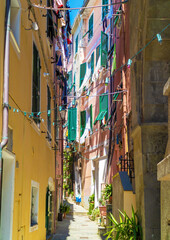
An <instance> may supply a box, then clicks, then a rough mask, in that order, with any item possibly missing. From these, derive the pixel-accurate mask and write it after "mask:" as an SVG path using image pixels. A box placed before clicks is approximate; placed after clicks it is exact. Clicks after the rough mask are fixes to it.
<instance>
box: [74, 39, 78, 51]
mask: <svg viewBox="0 0 170 240" xmlns="http://www.w3.org/2000/svg"><path fill="white" fill-rule="evenodd" d="M77 52H78V35H77V37H76V42H75V53H77Z"/></svg>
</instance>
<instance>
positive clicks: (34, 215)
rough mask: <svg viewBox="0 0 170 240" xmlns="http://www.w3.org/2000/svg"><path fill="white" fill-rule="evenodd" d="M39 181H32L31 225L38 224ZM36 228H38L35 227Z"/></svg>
mask: <svg viewBox="0 0 170 240" xmlns="http://www.w3.org/2000/svg"><path fill="white" fill-rule="evenodd" d="M38 203H39V183H37V182H34V181H31V219H30V227H31V228H33V227H35V226H37V225H38ZM33 229H34V230H36V229H37V228H33Z"/></svg>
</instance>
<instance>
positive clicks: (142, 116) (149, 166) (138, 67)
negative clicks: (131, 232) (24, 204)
mask: <svg viewBox="0 0 170 240" xmlns="http://www.w3.org/2000/svg"><path fill="white" fill-rule="evenodd" d="M169 9H170V2H169V1H168V0H164V1H161V0H154V1H151V0H138V1H135V0H132V1H131V2H130V36H131V43H130V52H131V54H130V56H131V57H132V56H133V55H134V54H135V53H136V52H138V51H139V49H141V48H142V47H144V46H145V45H146V44H147V43H148V42H149V41H150V40H151V39H152V38H153V36H155V35H156V34H157V33H159V32H160V31H161V30H162V29H163V28H164V27H165V26H166V25H167V24H168V23H169V21H168V20H167V18H168V14H169ZM161 36H162V39H163V41H162V45H160V44H159V43H158V41H157V39H155V40H154V41H153V42H152V43H151V44H150V45H149V46H148V47H147V48H146V49H145V50H144V51H142V53H140V54H139V55H138V56H136V57H135V58H134V59H133V63H132V67H131V84H132V89H133V90H132V99H133V100H132V128H133V133H132V135H133V140H134V161H135V184H136V201H137V209H138V211H139V214H140V218H141V222H142V227H143V233H144V240H147V239H148V240H150V239H155V240H159V239H160V184H159V182H158V181H157V178H156V167H157V163H158V162H160V161H161V160H162V159H163V156H164V154H165V149H166V144H167V119H168V107H167V99H166V97H164V96H163V94H162V92H163V86H164V84H165V82H166V81H167V79H168V77H169V73H170V55H169V52H170V41H169V40H168V39H170V31H169V29H167V30H166V31H164V32H163V33H161Z"/></svg>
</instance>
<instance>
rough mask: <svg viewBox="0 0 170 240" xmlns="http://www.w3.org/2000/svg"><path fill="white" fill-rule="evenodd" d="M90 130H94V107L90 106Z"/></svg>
mask: <svg viewBox="0 0 170 240" xmlns="http://www.w3.org/2000/svg"><path fill="white" fill-rule="evenodd" d="M90 128H91V130H92V129H93V106H92V104H91V105H90Z"/></svg>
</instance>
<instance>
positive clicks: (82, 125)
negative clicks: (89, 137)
mask: <svg viewBox="0 0 170 240" xmlns="http://www.w3.org/2000/svg"><path fill="white" fill-rule="evenodd" d="M85 127H86V111H82V112H80V137H81V136H82V135H83V133H84V130H85Z"/></svg>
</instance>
